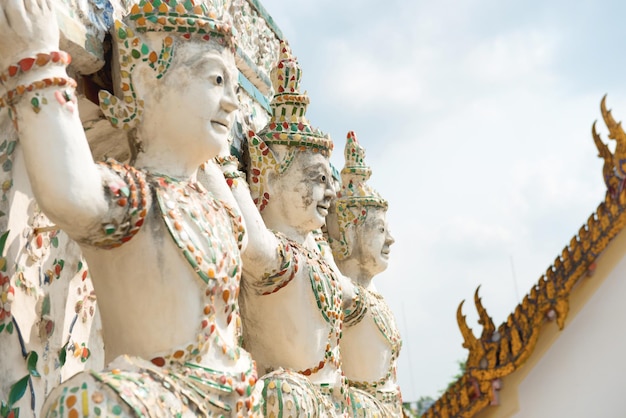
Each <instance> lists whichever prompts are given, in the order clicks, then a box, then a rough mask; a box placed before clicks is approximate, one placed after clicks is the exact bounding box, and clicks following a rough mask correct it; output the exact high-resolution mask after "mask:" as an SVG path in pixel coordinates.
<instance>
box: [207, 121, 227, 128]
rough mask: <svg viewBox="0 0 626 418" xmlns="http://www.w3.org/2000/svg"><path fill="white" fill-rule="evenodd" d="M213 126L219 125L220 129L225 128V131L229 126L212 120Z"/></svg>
mask: <svg viewBox="0 0 626 418" xmlns="http://www.w3.org/2000/svg"><path fill="white" fill-rule="evenodd" d="M211 125H213V126H215V125H217V126H218V127H223V128H224V129H228V124H227V123H226V122H224V121H222V120H212V121H211Z"/></svg>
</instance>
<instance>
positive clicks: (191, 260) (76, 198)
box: [0, 0, 262, 417]
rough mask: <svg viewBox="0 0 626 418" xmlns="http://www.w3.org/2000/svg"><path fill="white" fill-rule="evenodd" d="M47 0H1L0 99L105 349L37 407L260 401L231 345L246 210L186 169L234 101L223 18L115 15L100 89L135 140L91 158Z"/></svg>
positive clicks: (219, 143) (219, 144) (240, 409)
mask: <svg viewBox="0 0 626 418" xmlns="http://www.w3.org/2000/svg"><path fill="white" fill-rule="evenodd" d="M52 8H53V5H52V1H51V0H7V1H3V2H2V7H1V8H0V68H15V70H13V71H11V72H10V73H8V74H3V77H2V78H1V79H2V84H3V87H4V88H5V89H6V94H4V96H2V98H1V100H0V107H2V108H3V109H4V110H5V111H6V109H7V108H8V111H9V112H10V113H11V115H12V117H13V120H14V124H15V126H16V127H17V128H18V130H19V141H20V145H21V146H22V148H23V152H24V157H25V162H26V167H27V170H28V174H29V178H30V181H31V183H32V188H33V192H34V194H35V197H36V199H37V202H38V204H39V205H40V207H41V208H42V210H43V211H44V212H45V214H46V215H47V216H48V217H49V218H50V219H51V220H52V221H53V222H54V223H55V224H56V226H58V227H59V228H61V229H63V230H64V231H65V232H66V233H67V234H68V235H69V236H70V237H71V238H73V239H74V240H75V241H76V242H78V243H79V245H80V247H81V250H82V252H83V254H84V257H85V259H86V260H87V263H88V264H89V268H90V272H91V275H92V277H93V281H94V286H95V291H96V294H97V297H98V303H99V308H100V310H101V314H102V323H103V332H104V341H105V349H106V358H107V361H111V363H110V364H109V366H108V367H107V369H106V370H104V371H90V372H83V373H80V374H78V375H76V376H75V377H73V378H71V379H70V380H69V381H67V382H65V383H64V384H63V385H62V386H60V387H58V388H57V389H56V390H54V391H53V392H52V394H51V396H50V397H49V398H48V400H47V402H46V405H44V412H43V414H44V415H43V416H49V417H56V416H69V417H73V416H78V415H81V416H83V415H89V416H111V415H114V416H155V417H156V416H159V417H170V416H189V417H195V416H260V412H259V411H260V403H261V393H260V391H261V389H262V385H255V383H256V380H257V373H256V370H255V366H254V362H253V361H252V359H251V357H250V355H249V354H248V352H246V351H245V350H243V349H242V348H241V344H240V342H241V321H240V317H239V307H238V303H237V298H238V294H239V280H240V277H241V270H242V268H241V258H240V248H242V247H243V246H244V245H245V241H246V239H245V235H244V224H243V221H242V219H241V217H240V216H239V215H238V214H237V212H236V210H235V209H231V208H230V206H229V205H228V204H226V203H224V202H222V201H220V200H218V199H217V198H215V197H214V196H213V194H212V193H211V191H207V190H206V189H205V188H204V187H203V186H201V185H200V184H199V183H198V182H197V181H196V171H197V167H198V166H199V165H200V164H201V163H202V162H204V161H206V160H207V159H210V158H213V157H214V156H215V155H217V154H218V152H220V150H222V149H223V148H225V147H227V137H228V133H229V131H230V126H231V123H232V120H233V116H234V111H235V110H236V109H237V104H238V103H237V98H236V92H235V89H236V87H237V72H236V67H235V61H234V54H233V45H232V33H231V29H230V26H229V25H228V24H227V23H224V22H221V21H219V20H217V19H216V18H214V17H215V13H214V11H213V10H210V9H209V8H208V7H207V6H206V5H205V4H195V3H194V1H193V0H186V1H184V2H182V1H181V2H180V3H178V2H177V1H175V0H171V1H169V2H168V3H166V2H163V1H160V0H141V1H140V3H139V4H138V5H136V6H134V7H133V8H132V10H131V12H130V14H129V15H128V16H127V17H126V18H125V20H124V21H125V23H121V22H117V23H116V26H115V29H114V36H115V41H116V43H117V47H118V58H119V81H120V86H121V88H120V97H114V96H112V95H110V94H108V93H106V92H101V94H100V101H101V107H102V109H103V111H104V112H105V114H106V115H107V116H108V117H109V119H110V121H111V122H112V123H113V124H114V125H116V126H118V127H123V128H128V129H130V132H131V133H132V134H133V135H135V140H136V144H137V150H138V153H137V156H136V161H135V162H134V163H133V166H130V165H122V164H119V163H117V162H115V161H107V162H106V163H99V164H94V162H93V160H92V156H91V153H90V151H89V148H88V146H87V141H86V139H85V134H84V132H83V128H82V126H81V123H80V120H79V118H78V114H77V108H76V105H75V103H76V100H75V95H74V88H75V86H76V83H75V82H74V81H73V80H72V79H69V78H68V77H67V73H66V70H65V66H66V65H67V57H66V56H65V55H63V54H59V53H58V52H57V51H58V43H59V30H58V28H57V26H56V19H55V17H54V14H53V12H52ZM11 65H14V67H9V66H11ZM222 183H223V184H224V185H223V187H227V186H226V185H225V184H226V183H225V182H224V180H223V179H222Z"/></svg>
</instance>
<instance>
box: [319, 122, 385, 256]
mask: <svg viewBox="0 0 626 418" xmlns="http://www.w3.org/2000/svg"><path fill="white" fill-rule="evenodd" d="M344 158H345V165H344V167H343V169H342V170H341V182H342V186H341V190H339V191H338V192H337V199H335V200H334V201H333V202H332V203H331V205H332V206H333V209H334V212H335V213H336V214H337V223H338V227H339V238H338V239H332V238H330V237H329V238H328V243H329V244H330V246H331V248H332V250H333V256H334V257H335V259H336V260H344V259H346V258H347V257H349V256H350V254H351V253H352V248H351V246H350V243H349V242H348V238H347V236H346V234H347V232H348V230H349V228H354V227H355V226H356V225H358V224H360V223H362V222H363V221H365V219H366V218H367V209H368V208H370V207H375V208H382V209H384V210H387V207H388V203H387V201H386V200H385V199H383V198H382V197H381V196H380V194H378V192H377V191H376V190H374V189H373V188H372V187H371V186H370V185H368V184H367V180H369V178H370V176H371V175H372V170H371V169H370V168H369V167H368V166H367V165H365V149H364V148H363V147H362V146H361V144H359V142H358V140H357V138H356V134H355V133H354V132H353V131H350V132H348V135H347V137H346V146H345V149H344Z"/></svg>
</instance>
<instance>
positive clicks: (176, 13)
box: [99, 0, 235, 129]
mask: <svg viewBox="0 0 626 418" xmlns="http://www.w3.org/2000/svg"><path fill="white" fill-rule="evenodd" d="M216 18H217V11H216V10H215V9H213V8H211V7H209V6H207V5H206V4H205V3H199V4H196V2H195V1H194V0H141V1H140V2H139V3H138V4H135V5H133V7H132V8H131V11H130V14H129V15H128V16H126V17H125V19H124V20H125V22H126V23H123V22H120V21H119V20H117V21H115V27H114V30H113V36H114V39H115V41H116V42H117V46H118V48H119V59H120V82H121V92H122V98H118V97H115V96H114V95H112V94H111V93H109V92H107V91H104V90H101V91H100V93H99V98H100V108H101V109H102V111H103V112H104V115H105V116H106V117H107V119H109V122H111V124H112V125H113V126H115V127H118V128H123V129H131V128H133V127H135V126H137V122H138V121H139V119H140V117H141V114H142V112H143V101H142V100H141V99H139V98H137V96H136V94H135V89H134V86H133V81H132V74H133V71H134V69H135V67H136V65H137V63H139V62H145V63H147V64H148V65H149V66H150V67H151V68H152V69H153V70H154V72H155V77H156V78H161V77H163V76H164V75H165V73H166V72H167V70H168V69H169V66H170V64H171V62H172V58H173V56H174V46H175V39H177V40H181V39H182V40H191V39H193V40H203V41H214V42H218V43H219V44H220V45H224V47H229V48H231V49H233V50H234V48H235V43H234V42H235V41H234V32H233V28H232V26H231V25H230V23H228V22H223V21H219V20H216ZM146 32H162V33H163V42H162V45H161V50H160V51H158V52H157V51H154V50H152V49H151V48H150V47H149V46H148V45H147V44H146V43H144V42H143V41H142V40H141V36H140V35H138V34H141V33H146Z"/></svg>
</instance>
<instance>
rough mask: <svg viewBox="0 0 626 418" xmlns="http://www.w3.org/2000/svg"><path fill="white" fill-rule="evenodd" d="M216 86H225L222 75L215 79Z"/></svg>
mask: <svg viewBox="0 0 626 418" xmlns="http://www.w3.org/2000/svg"><path fill="white" fill-rule="evenodd" d="M215 84H217V85H218V86H221V85H222V84H224V77H222V76H221V75H218V76H217V77H215Z"/></svg>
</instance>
